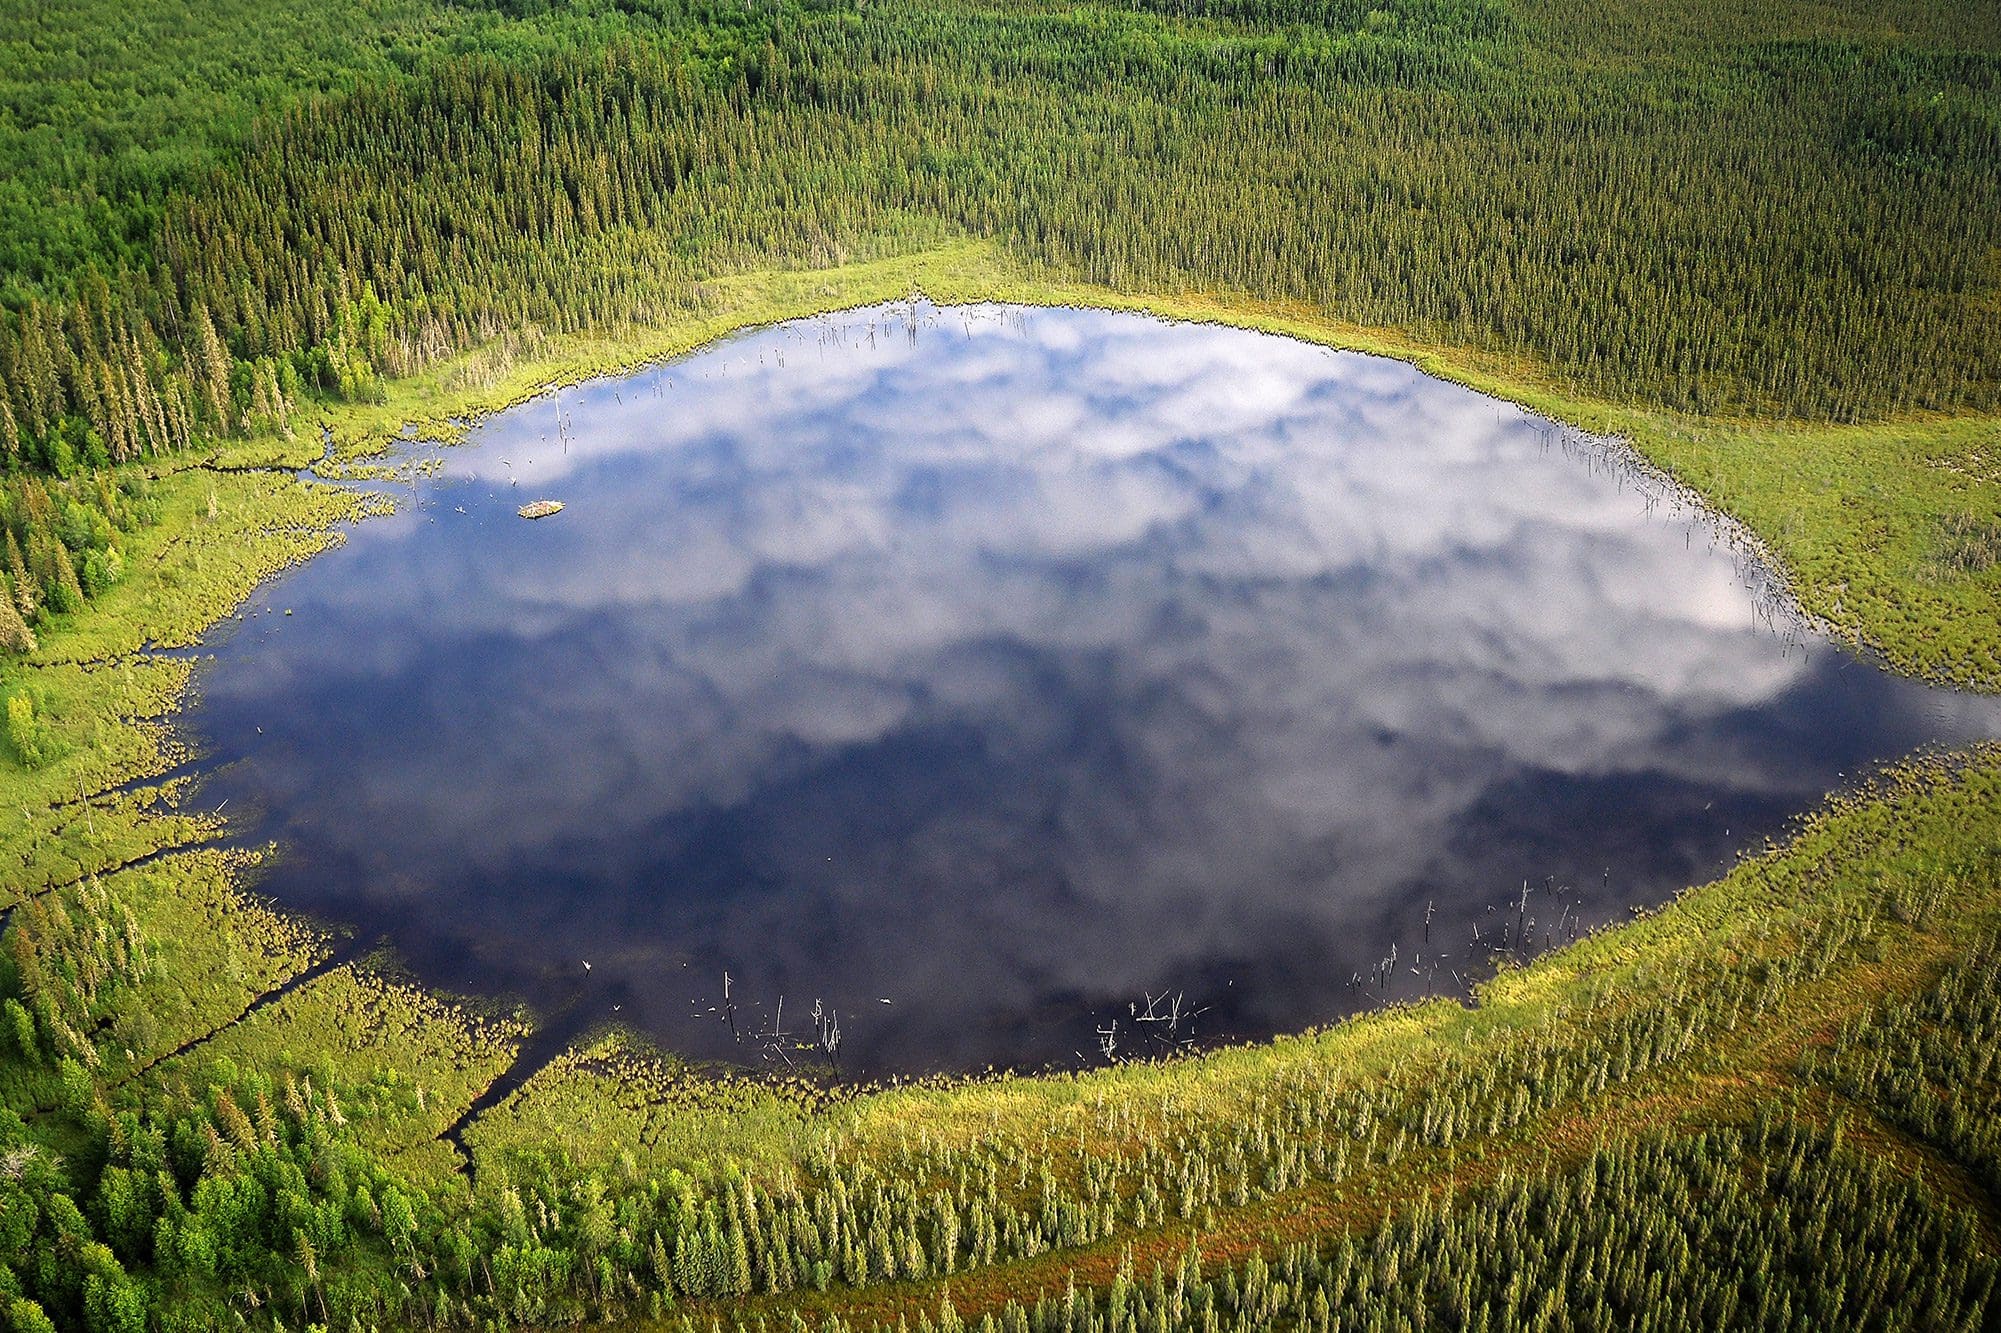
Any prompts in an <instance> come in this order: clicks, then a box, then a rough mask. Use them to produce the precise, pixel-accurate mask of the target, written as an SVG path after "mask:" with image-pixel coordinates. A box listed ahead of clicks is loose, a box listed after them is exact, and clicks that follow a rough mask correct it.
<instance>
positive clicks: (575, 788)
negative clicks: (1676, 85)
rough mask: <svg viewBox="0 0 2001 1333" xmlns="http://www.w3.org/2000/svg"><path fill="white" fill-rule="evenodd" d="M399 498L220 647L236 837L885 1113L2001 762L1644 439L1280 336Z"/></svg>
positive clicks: (1530, 940)
mask: <svg viewBox="0 0 2001 1333" xmlns="http://www.w3.org/2000/svg"><path fill="white" fill-rule="evenodd" d="M405 458H406V459H407V460H424V459H428V460H433V462H434V464H435V471H434V472H433V474H432V475H428V476H424V477H422V478H420V479H418V480H416V481H414V482H413V483H412V484H410V485H407V486H403V487H400V488H394V489H395V490H396V494H397V497H398V501H399V512H398V513H397V514H396V515H395V516H394V517H391V518H385V519H378V520H372V521H369V522H366V523H364V524H361V525H359V526H357V527H355V528H353V529H352V530H351V531H350V532H349V534H348V540H347V541H346V543H345V545H344V546H342V547H341V548H340V549H338V550H335V551H332V552H329V553H328V554H325V555H322V556H320V557H317V558H316V559H314V560H313V561H311V562H310V563H308V564H307V565H305V566H304V567H302V568H300V569H298V570H296V571H293V572H291V573H288V574H286V575H285V576H283V577H282V578H281V579H279V580H277V581H276V582H274V583H272V584H270V585H268V586H266V587H265V588H263V589H261V590H260V591H259V593H258V594H257V595H256V597H255V598H254V601H253V603H252V604H251V606H250V607H247V608H246V611H245V614H244V615H243V616H242V617H241V618H239V619H238V620H235V621H232V622H230V623H229V624H228V625H227V626H225V627H223V628H222V629H219V630H218V631H217V632H216V633H215V634H213V635H211V637H210V642H209V644H208V646H207V651H208V652H209V653H211V654H212V658H211V659H210V660H208V661H206V662H205V663H204V664H203V666H202V668H201V671H200V673H199V676H198V689H197V694H196V698H195V700H194V702H193V705H192V706H191V709H190V711H189V713H188V714H187V716H186V718H185V726H186V727H187V729H188V730H189V731H190V733H191V734H192V736H193V737H194V739H195V740H196V742H197V743H198V744H199V745H200V747H201V748H202V750H203V752H204V754H205V758H204V760H203V778H202V783H201V788H200V795H199V797H198V798H197V800H198V803H199V804H201V805H203V806H205V807H210V808H212V807H214V806H215V805H217V804H219V803H221V802H223V801H227V802H228V803H229V804H228V805H227V807H226V813H227V814H229V815H231V816H234V817H235V819H236V827H235V836H237V837H239V838H240V839H241V840H242V841H245V842H248V843H261V842H263V841H266V840H276V841H277V842H278V843H279V844H281V846H282V847H283V849H284V854H283V855H282V856H281V857H280V858H279V859H278V860H277V861H276V863H275V864H274V865H273V866H272V868H271V869H270V871H269V873H268V874H267V875H265V876H264V878H263V879H262V880H261V881H260V885H259V887H260V889H261V891H263V892H265V893H268V894H269V895H271V896H272V897H274V898H275V899H277V900H278V901H279V902H281V903H283V904H284V905H286V906H288V907H291V908H294V909H297V910H301V911H304V912H308V913H311V914H314V915H316V916H318V917H320V918H322V919H324V920H326V921H328V922H332V923H339V924H341V925H342V926H344V927H347V928H349V929H351V931H352V932H353V938H354V940H355V941H356V944H357V947H362V946H369V945H372V944H374V943H375V942H377V941H386V942H387V943H388V944H389V945H390V946H391V947H392V948H393V950H394V952H395V954H396V956H397V957H398V958H399V959H400V960H401V962H402V963H403V964H404V965H405V966H407V967H408V968H409V969H410V970H411V971H412V972H413V973H414V974H415V975H417V976H418V977H421V978H422V979H424V980H425V981H427V982H430V983H432V984H435V985H438V986H441V987H445V988H448V989H454V990H459V991H464V992H469V993H475V994H479V995H484V996H495V997H504V998H509V999H518V1000H522V1001H526V1002H527V1003H529V1004H530V1005H531V1006H533V1007H534V1008H535V1009H536V1010H537V1011H538V1012H539V1013H540V1014H542V1015H544V1016H545V1017H546V1018H547V1020H548V1023H549V1027H548V1030H549V1032H550V1033H551V1034H552V1035H555V1036H563V1035H569V1034H572V1033H575V1032H578V1031H581V1030H584V1029H587V1028H589V1027H591V1026H594V1025H597V1024H602V1023H622V1024H627V1025H629V1026H631V1027H633V1028H635V1029H638V1030H640V1031H643V1032H645V1033H648V1034H650V1035H651V1036H653V1037H654V1038H655V1039H656V1040H658V1041H659V1042H660V1043H661V1044H662V1045H664V1046H666V1047H667V1048H669V1049H672V1050H676V1051H680V1052H685V1053H688V1054H690V1055H693V1056H696V1057H704V1058H709V1057H713V1058H721V1059H727V1060H733V1061H737V1062H740V1063H750V1064H757V1065H766V1064H772V1065H783V1064H785V1063H786V1062H794V1063H796V1064H798V1065H800V1066H802V1067H805V1066H812V1067H820V1066H823V1065H825V1064H826V1063H829V1062H828V1061H827V1059H826V1056H825V1052H824V1051H823V1050H806V1049H801V1047H802V1046H809V1045H812V1044H813V1043H814V1042H815V1040H816V1039H817V1038H818V1037H820V1036H822V1035H823V1034H825V1033H827V1032H828V1031H830V1030H831V1029H832V1027H833V1019H834V1016H835V1015H836V1014H837V1015H838V1027H839V1033H840V1042H839V1054H838V1063H839V1065H840V1068H841V1071H842V1072H843V1073H844V1074H860V1075H880V1074H886V1073H892V1072H906V1073H915V1072H927V1071H936V1070H964V1069H973V1068H979V1067H982V1066H985V1065H988V1064H999V1065H1004V1066H1011V1067H1039V1066H1043V1065H1047V1064H1057V1065H1076V1064H1079V1063H1095V1062H1098V1061H1101V1060H1103V1059H1105V1058H1107V1056H1108V1055H1109V1057H1110V1058H1124V1057H1127V1056H1133V1055H1151V1054H1160V1053H1163V1052H1166V1051H1169V1050H1173V1049H1177V1048H1179V1047H1181V1046H1182V1045H1184V1044H1186V1043H1189V1042H1191V1041H1193V1042H1197V1043H1208V1042H1213V1041H1218V1040H1227V1039H1235V1038H1250V1037H1262V1036H1268V1035H1270V1034H1272V1033H1275V1032H1282V1031H1289V1030H1297V1029H1300V1028H1303V1027H1306V1026H1309V1025H1312V1024H1317V1023H1324V1022H1327V1021H1330V1020H1333V1019H1336V1018H1339V1017H1341V1016H1342V1015H1344V1014H1347V1013H1350V1012H1353V1011H1355V1010H1357V1009H1359V1008H1363V1007H1367V1006H1369V1005H1373V1004H1378V1003H1381V1002H1382V1001H1383V1000H1385V999H1390V998H1406V997H1410V996H1413V995H1418V994H1425V993H1455V992H1457V993H1462V994H1463V993H1464V988H1465V986H1466V985H1467V984H1469V983H1470V982H1471V981H1472V980H1473V979H1474V977H1475V976H1476V975H1480V974H1483V969H1484V970H1486V971H1490V970H1491V962H1492V957H1493V951H1494V950H1495V949H1505V950H1506V951H1508V952H1509V953H1511V954H1514V955H1515V956H1521V955H1523V954H1525V953H1529V952H1533V951H1536V950H1539V949H1541V948H1543V947H1545V946H1546V945H1550V944H1554V943H1559V942H1561V941H1563V940H1567V939H1569V938H1571V937H1572V936H1573V935H1574V934H1576V933H1578V932H1580V931H1582V930H1588V929H1590V928H1592V927H1594V926H1597V925H1600V924H1603V923H1606V922H1609V921H1614V920H1619V919H1623V918H1625V917H1626V916H1627V915H1628V912H1629V909H1630V908H1632V907H1635V906H1642V905H1654V904H1658V903H1661V902H1663V901H1665V900H1666V899H1668V898H1670V897H1672V896H1673V895H1674V894H1675V893H1676V892H1677V891H1679V890H1680V889H1681V888H1682V887H1684V886H1685V885H1688V884H1691V883H1699V882H1702V881H1705V880H1708V879H1710V878H1713V877H1714V876H1715V875H1716V874H1717V873H1719V872H1720V871H1722V870H1724V869H1725V868H1726V867H1727V866H1728V865H1729V864H1731V863H1732V861H1733V860H1734V858H1735V857H1736V856H1737V855H1739V854H1740V853H1741V852H1742V851H1744V850H1746V849H1755V848H1757V847H1759V846H1761V845H1762V841H1763V839H1764V838H1766V837H1767V836H1768V835H1778V834H1781V833H1782V832H1783V830H1784V829H1785V827H1786V825H1787V822H1788V820H1789V819H1790V818H1792V817H1794V816H1796V815H1797V814H1799V813H1800V812H1803V811H1805V810H1808V809H1810V808H1812V807H1813V806H1815V805H1816V804H1817V803H1818V801H1819V799H1820V798H1821V797H1822V795H1823V794H1824V793H1826V792H1827V791H1829V790H1830V789H1833V788H1837V787H1840V786H1843V785H1845V784H1848V783H1851V782H1853V781H1854V780H1856V779H1857V777H1858V775H1860V774H1862V773H1864V772H1866V771H1867V770H1868V769H1869V768H1870V767H1871V766H1872V765H1875V764H1877V763H1879V762H1881V761H1885V760H1891V759H1895V758H1898V757H1901V756H1904V755H1906V754H1908V753H1910V752H1912V751H1913V750H1915V749H1918V748H1921V747H1923V746H1925V745H1928V744H1960V743H1964V742H1967V741H1969V740H1972V739H1975V738H1984V737H1992V736H1997V735H2001V701H1995V700H1992V699H1981V698H1975V697H1971V696H1966V695H1962V694H1957V693H1954V692H1952V691H1948V690H1944V689H1936V688H1930V687H1926V686H1923V685H1919V684H1916V683H1913V682H1911V681H1907V680H1903V679H1900V678H1897V677H1894V676H1892V675H1889V674H1887V673H1885V672H1883V671H1881V670H1880V669H1878V668H1877V666H1876V665H1874V664H1873V663H1872V662H1870V661H1868V660H1864V659H1861V658H1858V657H1856V656H1853V655H1851V654H1848V653H1845V652H1843V651H1839V650H1837V649H1836V648H1834V647H1833V646H1831V645H1829V644H1828V643H1826V642H1825V641H1823V640H1821V639H1819V638H1817V637H1816V636H1815V635H1813V634H1812V633H1811V632H1809V631H1808V630H1806V629H1805V628H1803V627H1801V626H1800V625H1798V624H1797V623H1795V621H1794V620H1793V618H1792V617H1791V615H1790V614H1789V613H1788V611H1787V609H1786V605H1785V603H1784V602H1783V599H1781V598H1780V597H1778V595H1777V593H1776V591H1775V589H1774V588H1773V585H1772V582H1771V580H1770V579H1769V578H1768V577H1767V576H1766V575H1765V573H1764V572H1763V570H1762V568H1761V567H1760V566H1759V565H1758V563H1757V562H1756V561H1755V560H1753V559H1751V558H1750V557H1749V556H1748V555H1747V553H1746V551H1745V549H1744V548H1743V544H1742V543H1741V542H1739V541H1736V540H1734V539H1733V538H1732V536H1731V534H1730V532H1729V531H1728V530H1726V529H1724V528H1723V527H1721V526H1719V525H1718V524H1717V523H1715V522H1713V521H1712V520H1710V519H1709V518H1708V517H1706V516H1705V515H1704V514H1703V513H1702V512H1701V511H1700V510H1699V509H1698V508H1696V507H1694V506H1693V505H1691V504H1689V503H1687V502H1686V500H1685V498H1684V497H1682V496H1680V495H1679V494H1678V493H1677V492H1676V491H1675V490H1674V488H1672V487H1671V486H1668V485H1667V484H1665V483H1664V482H1662V481H1661V480H1660V479H1658V478H1657V477H1653V476H1651V475H1649V474H1648V473H1647V472H1646V471H1645V470H1644V469H1642V468H1640V467H1638V466H1637V465H1636V464H1635V463H1634V462H1633V460H1631V459H1630V458H1629V457H1628V456H1627V455H1626V454H1625V453H1624V452H1623V451H1622V449H1621V448H1620V447H1619V446H1617V445H1615V444H1612V443H1608V442H1604V441H1597V440H1592V439H1589V438H1586V437H1583V436H1579V435H1577V434H1575V433H1574V432H1570V431H1567V430H1563V429H1559V428H1557V427H1556V426H1554V425H1552V424H1551V423H1549V422H1546V421H1543V420H1540V419H1538V418H1536V417H1534V416H1531V415H1529V414H1527V413H1525V412H1523V411H1521V410H1520V409H1517V408H1515V407H1513V406H1511V405H1508V404H1504V403H1499V402H1496V401H1494V400H1492V399H1488V398H1485V397H1482V396H1480V395H1479V394H1476V393H1473V392H1471V391H1469V390H1467V389H1464V388H1460V387H1458V386H1455V385H1451V384H1447V383H1444V382H1441V381H1439V380H1435V379H1432V378H1429V377H1427V376H1425V375H1423V374H1421V373H1419V372H1418V371H1416V370H1414V369H1412V368H1411V367H1409V366H1406V365H1403V364H1401V363H1398V362H1394V361H1387V360H1382V359H1378V358H1371V357H1366V356H1360V355H1356V354H1350V353H1334V352H1329V351H1327V350H1325V349H1322V348H1317V347H1313V346H1309V345H1306V344H1302V343H1298V342H1293V341H1289V340H1286V339H1282V338H1276V337H1271V336H1267V335H1262V334H1255V333H1249V332H1243V331H1236V330H1228V329H1221V328H1214V327H1207V326H1194V325H1175V324H1169V323H1164V322H1160V321H1157V320H1153V319H1149V318H1145V317H1140V316H1135V315H1123V314H1112V313H1104V312H1091V311H1068V310H1024V309H1016V308H1010V307H994V306H984V307H965V308H947V309H935V308H933V307H930V306H928V305H924V304H922V303H918V304H914V305H897V306H891V307H878V308H875V309H871V310H863V311H855V312H848V313H846V314H842V315H838V316H829V317H826V318H821V319H814V320H806V321H801V322H797V323H792V324H787V325H783V326H779V327H776V328H772V329H767V330H763V331H759V332H754V333H749V334H745V335H742V336H739V337H736V338H733V339H731V340H729V341H727V342H724V343H721V344H718V345H716V346H714V347H712V348H710V349H709V350H706V351H704V352H701V353H699V354H696V355H694V356H691V357H688V358H686V359H684V360H682V361H679V362H676V363H673V364H668V365H663V366H660V367H656V368H653V369H649V370H646V371H643V372H640V373H637V374H634V375H631V376H628V377H626V378H623V379H619V380H611V381H604V382H600V383H594V384H591V385H588V386H583V387H581V388H577V389H570V390H565V391H563V392H562V393H561V394H559V395H555V396H547V397H544V398H541V399H538V400H535V401H533V402H530V403H527V404H525V405H523V406H521V407H518V408H516V409H513V410H511V411H508V412H506V413H503V414H500V415H498V416H495V417H493V418H491V419H490V420H488V421H486V422H484V423H483V424H481V425H479V426H477V427H476V428H475V429H474V430H473V431H472V433H471V438H470V439H469V440H468V441H467V443H466V444H464V445H462V446H458V447H449V448H445V447H438V446H431V445H426V444H422V443H419V442H411V443H410V444H409V445H408V447H407V450H406V453H405ZM541 498H554V499H559V500H561V501H563V502H564V504H565V506H566V508H565V509H564V510H563V512H562V513H560V514H558V515H556V516H554V517H551V518H546V519H542V520H540V521H534V522H530V521H526V520H523V519H521V518H519V517H517V516H516V513H515V511H516V509H517V507H519V506H520V505H522V504H524V503H526V502H528V501H530V500H535V499H541ZM1525 888H1526V895H1525V896H1524V891H1525ZM1393 951H1394V954H1393ZM1392 956H1394V962H1391V961H1390V960H1391V958H1392ZM726 972H727V974H728V977H729V985H728V995H727V1000H726V998H725V991H724V980H723V979H724V974H725V973H726ZM781 1001H782V1016H781V1010H780V1005H781ZM816 1009H817V1013H818V1020H817V1021H816V1019H815V1013H816ZM1149 1010H1150V1012H1149Z"/></svg>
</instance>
